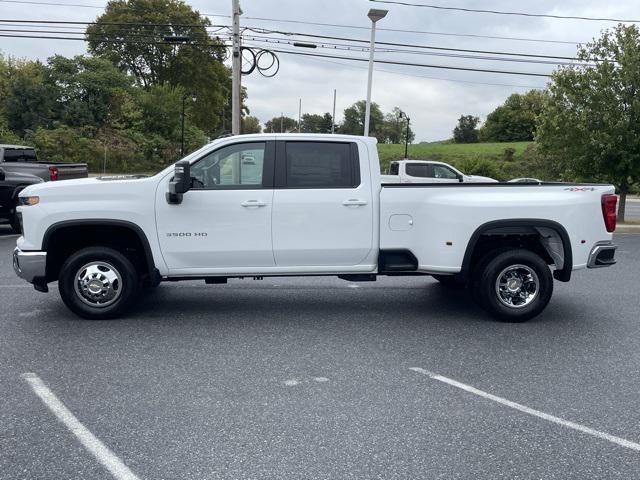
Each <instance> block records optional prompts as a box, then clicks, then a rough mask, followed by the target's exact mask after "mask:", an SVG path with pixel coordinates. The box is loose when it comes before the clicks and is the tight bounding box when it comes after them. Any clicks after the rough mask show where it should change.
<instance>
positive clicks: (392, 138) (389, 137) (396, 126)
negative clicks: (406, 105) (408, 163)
mask: <svg viewBox="0 0 640 480" xmlns="http://www.w3.org/2000/svg"><path fill="white" fill-rule="evenodd" d="M401 112H402V110H400V109H399V108H398V107H393V110H392V111H391V113H387V114H386V115H385V116H384V122H383V124H382V127H381V136H382V140H381V143H394V144H396V143H402V144H404V143H405V141H406V137H407V119H406V117H404V116H403V117H401V116H400V113H401ZM415 137H416V136H415V134H414V133H413V130H412V129H411V124H409V143H412V142H413V141H414V140H415Z"/></svg>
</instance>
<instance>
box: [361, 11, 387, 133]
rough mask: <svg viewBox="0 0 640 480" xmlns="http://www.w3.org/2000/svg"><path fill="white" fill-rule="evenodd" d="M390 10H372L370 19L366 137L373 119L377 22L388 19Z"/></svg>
mask: <svg viewBox="0 0 640 480" xmlns="http://www.w3.org/2000/svg"><path fill="white" fill-rule="evenodd" d="M387 13H388V10H379V9H377V8H372V9H371V10H369V13H368V15H367V16H368V17H369V19H370V20H371V44H370V45H369V77H368V80H367V106H366V108H365V114H364V136H365V137H368V136H369V122H370V119H371V84H372V82H373V55H374V52H375V49H376V22H377V21H378V20H382V19H383V18H384V17H386V15H387Z"/></svg>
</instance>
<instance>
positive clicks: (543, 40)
mask: <svg viewBox="0 0 640 480" xmlns="http://www.w3.org/2000/svg"><path fill="white" fill-rule="evenodd" d="M0 2H11V3H26V4H37V5H40V4H43V5H52V6H53V5H55V6H57V7H60V6H72V5H71V4H60V3H51V2H31V1H26V0H25V1H18V0H0ZM83 7H88V8H102V7H95V6H90V5H83ZM202 15H203V16H205V17H216V18H230V17H229V15H216V14H213V13H203V14H202ZM243 18H244V19H246V20H257V21H261V22H263V21H264V22H275V23H291V24H299V25H314V26H320V27H335V28H348V29H358V30H369V29H370V27H364V26H361V25H344V24H336V23H322V22H307V21H302V20H287V19H282V18H267V17H243ZM12 21H13V22H23V23H65V24H80V25H91V24H93V23H95V22H68V21H52V20H12ZM182 26H198V25H182ZM377 30H378V31H385V32H395V33H409V34H421V35H436V36H445V37H467V38H486V39H489V40H505V41H518V42H537V43H552V44H561V45H577V44H579V43H584V41H575V40H552V39H546V38H530V37H513V36H499V35H481V34H473V33H459V32H436V31H431V30H410V29H399V28H382V27H378V28H377Z"/></svg>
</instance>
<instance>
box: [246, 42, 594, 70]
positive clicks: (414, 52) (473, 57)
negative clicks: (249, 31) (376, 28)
mask: <svg viewBox="0 0 640 480" xmlns="http://www.w3.org/2000/svg"><path fill="white" fill-rule="evenodd" d="M243 38H245V39H248V40H249V41H254V42H261V43H266V44H271V45H273V44H281V45H282V44H284V45H294V46H295V45H296V44H297V43H298V42H297V41H296V40H294V39H282V38H272V37H257V36H248V35H244V36H243ZM310 45H313V46H312V47H311V48H324V49H329V50H342V51H345V50H346V51H358V52H368V51H369V46H354V45H350V44H345V43H333V42H322V43H317V44H315V43H314V44H310ZM376 53H401V54H409V55H428V56H436V57H448V58H461V59H467V60H486V61H497V62H514V63H535V64H542V65H582V66H586V65H587V64H583V63H580V64H579V63H575V62H557V61H551V60H537V59H531V58H513V57H511V58H505V57H497V56H486V55H485V56H482V55H468V54H459V53H445V52H432V51H424V50H407V49H398V48H376Z"/></svg>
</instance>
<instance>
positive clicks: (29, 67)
mask: <svg viewBox="0 0 640 480" xmlns="http://www.w3.org/2000/svg"><path fill="white" fill-rule="evenodd" d="M55 100H56V98H55V93H54V92H53V90H52V89H51V88H50V86H49V85H48V84H47V82H46V68H45V66H44V65H43V64H42V63H40V62H26V63H23V64H21V65H19V66H18V67H17V68H15V70H14V71H13V72H12V74H11V79H10V81H9V85H8V92H7V96H6V98H5V99H4V109H5V112H6V118H7V124H8V127H9V128H10V129H11V130H13V131H14V132H15V133H16V134H18V135H19V136H24V135H25V133H27V132H28V131H34V130H36V129H37V128H39V127H42V126H51V125H52V123H53V119H54V108H55Z"/></svg>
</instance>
